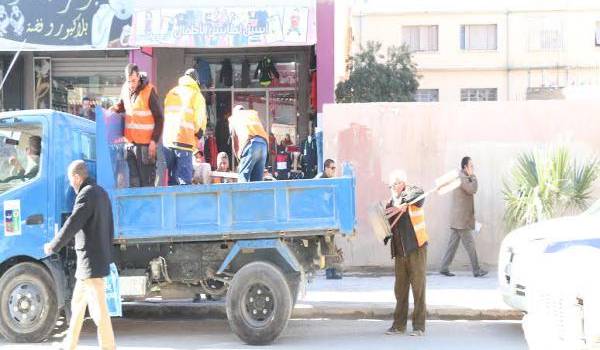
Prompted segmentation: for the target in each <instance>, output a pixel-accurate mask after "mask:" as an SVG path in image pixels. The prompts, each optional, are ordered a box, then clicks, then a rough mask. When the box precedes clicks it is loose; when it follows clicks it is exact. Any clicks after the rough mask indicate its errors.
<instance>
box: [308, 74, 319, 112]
mask: <svg viewBox="0 0 600 350" xmlns="http://www.w3.org/2000/svg"><path fill="white" fill-rule="evenodd" d="M310 106H311V107H312V109H313V111H316V110H317V71H313V72H312V73H311V74H310Z"/></svg>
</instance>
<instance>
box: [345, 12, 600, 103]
mask: <svg viewBox="0 0 600 350" xmlns="http://www.w3.org/2000/svg"><path fill="white" fill-rule="evenodd" d="M351 26H352V37H353V48H352V51H353V52H357V50H359V48H360V46H361V45H365V44H366V43H367V42H368V41H379V42H381V43H382V44H383V49H384V50H385V49H386V48H387V47H389V46H399V45H402V44H406V45H407V47H408V49H409V50H410V51H411V52H412V53H413V59H414V61H415V62H416V64H417V69H418V74H419V75H420V76H421V78H420V80H419V81H420V86H419V90H418V91H417V93H416V96H415V100H416V101H419V102H434V101H465V102H466V101H496V100H497V101H506V100H531V99H572V98H573V99H578V98H590V97H594V98H596V97H599V96H600V4H598V3H597V2H594V1H588V0H578V1H557V0H549V1H544V2H539V1H533V0H525V1H518V2H517V1H506V2H485V3H481V2H480V3H474V2H472V1H463V0H459V1H452V2H447V1H443V0H431V1H421V2H416V3H415V2H408V1H400V2H396V3H395V4H393V5H390V4H389V3H387V2H383V1H362V2H358V3H355V4H354V7H353V12H352V24H351Z"/></svg>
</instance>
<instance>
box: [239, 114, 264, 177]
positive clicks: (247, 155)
mask: <svg viewBox="0 0 600 350" xmlns="http://www.w3.org/2000/svg"><path fill="white" fill-rule="evenodd" d="M229 131H230V133H231V137H232V145H233V151H234V154H235V155H236V156H237V157H238V158H239V159H240V164H239V166H238V173H239V182H250V181H261V180H262V179H263V173H264V169H265V165H266V162H267V145H268V141H267V140H268V139H269V136H268V135H267V132H266V131H265V129H264V128H263V126H262V123H261V122H260V119H259V118H258V113H257V112H256V111H255V110H252V109H248V110H245V109H244V107H242V106H240V105H238V106H235V107H234V108H233V113H232V114H231V117H229Z"/></svg>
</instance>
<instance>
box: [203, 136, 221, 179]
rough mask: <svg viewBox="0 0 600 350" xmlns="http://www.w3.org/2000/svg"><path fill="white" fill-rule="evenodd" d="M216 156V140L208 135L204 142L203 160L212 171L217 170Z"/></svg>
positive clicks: (217, 151) (217, 152)
mask: <svg viewBox="0 0 600 350" xmlns="http://www.w3.org/2000/svg"><path fill="white" fill-rule="evenodd" d="M217 154H219V149H218V148H217V139H216V138H215V137H214V136H213V135H210V136H208V137H207V138H206V140H205V141H204V159H205V160H206V162H207V163H210V166H211V167H212V169H213V170H214V169H216V168H217Z"/></svg>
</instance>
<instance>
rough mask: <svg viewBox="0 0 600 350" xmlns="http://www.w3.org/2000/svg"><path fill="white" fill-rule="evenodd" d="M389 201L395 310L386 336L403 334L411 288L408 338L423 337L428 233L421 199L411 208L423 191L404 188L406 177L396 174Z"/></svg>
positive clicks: (409, 187)
mask: <svg viewBox="0 0 600 350" xmlns="http://www.w3.org/2000/svg"><path fill="white" fill-rule="evenodd" d="M390 189H391V192H392V198H391V199H390V201H389V202H388V204H387V206H386V215H387V217H388V218H389V222H390V225H391V229H392V235H391V236H388V237H386V239H385V240H384V243H385V244H387V242H388V241H389V240H390V238H391V240H392V242H391V251H392V258H393V259H395V274H396V280H395V283H394V294H395V295H396V310H395V311H394V323H393V324H392V326H391V327H390V328H389V329H388V330H387V331H386V334H404V333H405V332H406V323H407V319H408V291H409V289H410V288H411V287H412V291H413V300H414V311H413V316H412V327H413V331H412V332H411V333H410V335H411V336H423V335H425V316H426V313H427V310H426V306H425V278H426V268H427V240H428V237H427V232H426V230H425V215H424V211H423V208H422V206H423V204H424V202H425V200H424V199H421V200H420V201H418V202H416V203H414V204H410V202H412V201H413V200H415V199H417V197H419V196H420V195H421V194H423V190H422V189H421V188H419V187H416V186H408V185H406V173H405V172H404V171H403V170H395V171H393V172H392V173H391V175H390Z"/></svg>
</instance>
